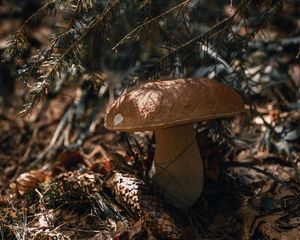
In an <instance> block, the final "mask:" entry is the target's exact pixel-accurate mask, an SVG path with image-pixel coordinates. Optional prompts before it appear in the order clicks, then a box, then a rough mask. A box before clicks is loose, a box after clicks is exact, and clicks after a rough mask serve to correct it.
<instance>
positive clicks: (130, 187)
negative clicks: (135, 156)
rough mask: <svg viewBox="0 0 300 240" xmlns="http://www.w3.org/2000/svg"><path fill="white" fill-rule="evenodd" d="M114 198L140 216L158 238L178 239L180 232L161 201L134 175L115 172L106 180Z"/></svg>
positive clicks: (144, 224)
mask: <svg viewBox="0 0 300 240" xmlns="http://www.w3.org/2000/svg"><path fill="white" fill-rule="evenodd" d="M106 184H107V186H108V187H109V188H110V189H112V191H113V192H114V194H115V197H116V200H117V201H118V202H119V203H120V204H121V205H123V206H124V207H126V208H127V209H128V210H130V211H131V212H132V213H135V214H136V215H137V216H138V217H140V218H141V220H142V222H143V226H144V227H145V228H146V229H150V230H151V232H152V233H153V234H155V235H157V237H159V238H160V239H180V238H181V233H180V230H179V229H178V227H177V226H176V225H175V222H174V220H173V219H172V218H171V216H170V215H169V213H168V212H167V210H166V209H164V208H163V203H162V201H161V200H160V199H159V198H157V197H155V196H154V195H153V194H151V193H150V190H149V188H147V186H146V184H145V182H144V181H142V180H140V179H138V178H137V177H135V176H134V175H130V174H124V173H120V172H115V173H113V174H112V175H111V177H110V178H109V179H108V180H107V182H106Z"/></svg>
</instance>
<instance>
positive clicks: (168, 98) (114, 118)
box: [104, 78, 244, 132]
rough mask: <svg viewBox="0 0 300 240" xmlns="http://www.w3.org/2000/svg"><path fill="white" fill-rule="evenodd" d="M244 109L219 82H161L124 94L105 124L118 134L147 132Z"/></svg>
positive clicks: (226, 87)
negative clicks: (123, 132)
mask: <svg viewBox="0 0 300 240" xmlns="http://www.w3.org/2000/svg"><path fill="white" fill-rule="evenodd" d="M243 110H244V103H243V101H242V99H241V97H240V95H239V94H238V93H237V92H235V91H234V90H233V89H232V88H230V87H228V86H226V85H224V84H222V83H220V82H218V81H216V80H212V79H208V78H198V79H192V78H182V79H175V80H164V81H162V80H161V81H153V82H147V83H144V84H140V85H137V86H135V87H133V88H131V89H129V90H128V91H126V92H124V93H123V94H122V95H121V96H120V97H119V98H118V99H117V100H116V101H115V102H114V103H113V104H112V105H111V107H110V109H109V111H108V113H107V115H106V118H105V123H104V125H105V127H106V128H108V129H111V130H116V131H118V130H119V131H127V132H135V131H147V130H155V129H161V128H167V127H171V126H175V125H180V124H187V123H192V122H199V121H203V120H208V119H214V118H220V117H229V116H233V115H235V114H237V113H240V112H242V111H243Z"/></svg>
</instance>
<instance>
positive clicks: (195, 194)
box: [153, 124, 203, 207]
mask: <svg viewBox="0 0 300 240" xmlns="http://www.w3.org/2000/svg"><path fill="white" fill-rule="evenodd" d="M155 138H156V152H155V158H154V165H155V169H156V172H155V175H154V177H153V180H154V182H155V183H157V184H158V185H159V186H160V187H161V189H162V193H163V196H164V198H165V200H166V201H167V202H168V203H170V204H172V205H174V206H181V207H189V206H191V205H192V204H194V203H195V202H196V201H197V200H198V199H199V197H200V195H201V192H202V188H203V163H202V159H201V155H200V152H199V148H198V145H197V141H196V137H195V133H194V129H193V124H188V125H179V126H174V127H170V128H166V129H160V130H156V131H155Z"/></svg>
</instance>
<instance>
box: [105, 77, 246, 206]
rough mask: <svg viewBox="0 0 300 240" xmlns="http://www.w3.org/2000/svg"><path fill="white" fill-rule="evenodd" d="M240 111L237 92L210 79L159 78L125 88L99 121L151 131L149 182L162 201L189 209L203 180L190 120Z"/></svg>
mask: <svg viewBox="0 0 300 240" xmlns="http://www.w3.org/2000/svg"><path fill="white" fill-rule="evenodd" d="M243 109H244V104H243V101H242V99H241V97H240V95H239V94H238V93H237V92H235V91H234V90H233V89H232V88H230V87H228V86H227V85H224V84H222V83H220V82H218V81H216V80H212V79H208V78H197V79H192V78H181V79H174V80H160V81H152V82H146V83H143V84H140V85H137V86H135V87H133V88H131V89H129V90H127V91H125V92H124V93H123V94H122V95H121V96H120V97H119V98H118V99H117V100H116V101H115V102H114V103H113V104H112V105H111V106H110V108H109V110H108V112H107V114H106V116H105V123H104V125H105V127H106V128H108V129H110V130H115V131H125V132H139V131H154V134H155V139H156V151H155V157H154V165H155V169H156V170H155V174H154V176H153V181H154V183H156V184H157V185H158V186H159V187H160V188H161V189H162V193H163V197H164V199H165V201H166V202H168V203H170V204H172V205H173V206H176V207H189V206H191V205H192V204H194V203H195V202H196V201H197V200H198V199H199V197H200V195H201V192H202V188H203V181H204V176H203V175H204V172H203V163H202V159H201V155H200V152H199V148H198V145H197V141H196V137H195V132H194V128H193V123H195V122H199V121H204V120H208V119H214V118H221V117H230V116H233V115H235V114H238V113H240V112H242V111H243Z"/></svg>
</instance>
